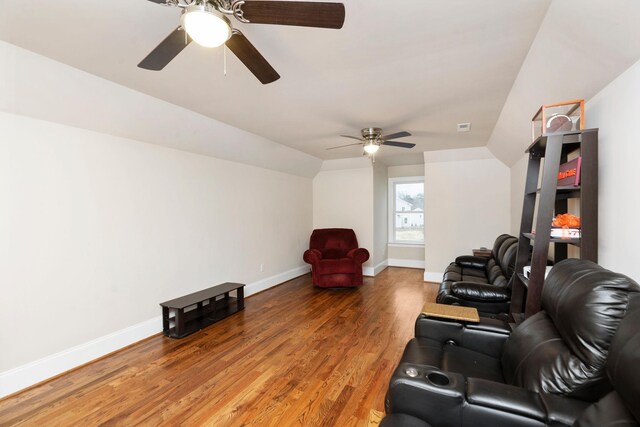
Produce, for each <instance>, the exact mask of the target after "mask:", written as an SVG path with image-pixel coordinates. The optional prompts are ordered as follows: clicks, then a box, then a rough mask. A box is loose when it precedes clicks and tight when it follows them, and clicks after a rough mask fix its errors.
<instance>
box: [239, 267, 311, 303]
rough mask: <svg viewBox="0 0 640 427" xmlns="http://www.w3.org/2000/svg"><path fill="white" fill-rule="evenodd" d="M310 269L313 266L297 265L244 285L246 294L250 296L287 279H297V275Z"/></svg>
mask: <svg viewBox="0 0 640 427" xmlns="http://www.w3.org/2000/svg"><path fill="white" fill-rule="evenodd" d="M310 271H311V266H309V265H302V266H300V267H296V268H294V269H291V270H289V271H285V272H284V273H279V274H276V275H275V276H271V277H267V278H266V279H262V280H258V281H257V282H253V283H249V284H248V285H247V286H245V287H244V296H245V297H248V296H249V295H253V294H257V293H258V292H262V291H264V290H266V289H269V288H272V287H274V286H275V285H279V284H280V283H284V282H286V281H287V280H291V279H295V278H296V277H299V276H302V275H303V274H307V273H308V272H310Z"/></svg>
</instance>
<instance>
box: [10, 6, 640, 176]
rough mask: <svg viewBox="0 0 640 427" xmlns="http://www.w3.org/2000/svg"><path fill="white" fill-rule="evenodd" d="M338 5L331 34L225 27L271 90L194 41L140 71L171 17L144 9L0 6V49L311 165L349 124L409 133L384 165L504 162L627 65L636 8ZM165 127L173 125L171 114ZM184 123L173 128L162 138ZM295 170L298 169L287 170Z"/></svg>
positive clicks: (174, 17) (638, 18)
mask: <svg viewBox="0 0 640 427" xmlns="http://www.w3.org/2000/svg"><path fill="white" fill-rule="evenodd" d="M344 3H345V8H346V19H345V25H344V27H343V28H342V29H341V30H327V29H315V28H299V27H289V26H276V25H251V24H241V23H239V22H237V21H235V20H234V19H233V18H232V21H233V24H234V26H236V27H237V28H239V29H241V30H242V31H243V33H244V34H245V35H246V36H247V37H248V38H249V40H251V41H252V42H253V44H254V45H255V46H256V47H257V48H258V49H259V50H260V52H261V53H262V54H263V55H264V56H265V57H266V58H267V60H268V61H269V62H270V63H271V64H272V65H273V66H274V68H275V69H276V70H277V71H278V72H279V73H280V75H281V76H282V77H281V79H280V80H278V81H276V82H275V83H272V84H269V85H262V84H260V83H259V82H258V81H257V80H256V79H255V78H254V77H253V75H252V74H251V73H250V72H249V71H248V70H247V69H246V68H245V67H244V66H243V65H242V64H241V63H240V62H239V61H238V60H237V59H236V58H235V56H233V54H232V53H230V52H228V54H227V75H226V76H225V75H223V52H224V50H223V49H205V48H202V47H199V46H197V45H195V44H194V43H192V44H191V45H190V46H188V47H187V48H186V49H185V50H184V51H183V52H182V53H181V54H180V55H178V57H177V58H176V59H174V60H173V61H172V62H171V63H170V64H169V65H168V66H167V67H166V68H165V69H164V70H163V71H161V72H153V71H147V70H142V69H139V68H137V67H136V64H137V63H138V62H139V61H140V60H141V59H142V58H143V57H144V56H146V54H147V53H148V52H149V51H150V50H151V49H152V48H154V47H155V46H156V45H157V44H158V43H159V42H160V41H161V40H162V39H163V38H164V37H165V36H166V35H167V34H168V33H169V32H171V31H172V30H173V29H174V28H175V27H176V26H177V25H178V21H179V13H180V12H179V10H177V9H175V8H166V7H162V6H159V5H157V4H154V3H152V2H149V1H146V0H110V1H97V0H93V1H88V0H49V1H46V2H37V3H30V4H29V5H28V6H25V5H23V4H22V3H21V2H15V1H11V2H10V1H9V0H0V40H4V41H6V42H8V43H11V44H14V45H16V46H19V47H22V48H25V49H27V50H30V51H32V52H36V53H38V54H41V55H43V56H46V57H49V58H51V59H53V60H55V61H59V62H62V63H64V64H67V65H70V66H71V67H75V68H77V69H80V70H83V71H86V72H88V73H91V74H93V75H96V76H99V77H102V78H104V79H107V80H110V81H113V82H115V83H118V84H120V85H123V86H126V87H129V88H131V89H134V90H136V91H139V92H142V93H145V94H148V95H151V96H153V97H156V98H159V99H162V100H165V101H167V102H169V103H172V104H175V105H178V106H180V107H184V108H186V109H187V110H191V111H194V112H196V113H200V114H202V115H204V116H207V117H210V118H212V119H215V120H217V121H220V122H224V123H227V124H229V125H231V126H233V127H236V128H239V129H242V130H245V131H248V132H250V133H253V134H255V135H257V136H259V137H262V138H264V139H265V141H267V140H270V141H274V142H277V143H280V144H284V145H286V146H288V147H292V148H294V149H297V150H300V151H302V152H303V153H307V154H309V155H311V156H314V157H315V158H320V159H337V158H359V157H360V156H361V153H362V152H361V149H360V148H359V147H350V148H342V149H337V150H331V151H327V150H326V149H327V148H329V147H333V146H338V145H343V144H347V143H349V142H352V140H349V139H344V138H340V137H339V136H338V135H340V134H349V135H354V136H355V135H358V134H359V130H360V128H362V127H369V126H377V127H382V128H383V129H384V132H385V133H393V132H396V131H399V130H406V131H409V132H411V133H412V134H413V136H412V137H410V138H406V139H404V140H405V141H407V142H414V143H416V144H417V146H416V147H415V148H413V149H411V150H404V149H400V148H394V147H383V148H382V149H381V150H380V151H379V153H378V154H377V155H376V157H377V158H379V159H380V160H382V161H383V162H384V163H385V164H388V165H400V164H415V163H422V162H423V161H424V160H423V154H422V153H423V152H424V151H433V150H443V149H450V148H466V147H475V146H488V148H489V149H490V150H491V151H492V152H493V154H494V155H495V156H496V157H498V158H499V159H500V160H502V161H503V162H504V163H506V164H507V165H511V164H513V163H514V162H515V161H517V160H518V159H519V158H520V157H521V156H522V154H523V150H524V148H526V146H527V145H528V143H529V141H528V139H529V120H530V118H531V116H532V113H533V112H535V111H536V110H537V108H538V107H539V106H540V105H541V104H543V103H549V102H557V101H561V100H564V99H575V98H584V99H587V100H588V99H589V98H590V97H592V96H593V95H595V94H596V93H597V92H598V91H599V90H600V89H602V87H604V86H605V85H606V84H607V83H609V82H610V81H611V80H612V79H614V78H615V77H616V76H617V75H619V74H620V73H621V72H623V71H624V70H625V69H627V68H628V67H629V66H630V65H632V64H633V63H634V62H635V61H637V60H638V59H639V58H640V25H638V22H640V2H638V1H637V0H616V2H608V3H606V6H605V4H604V2H602V1H601V0H554V1H551V0H518V1H514V0H484V1H482V2H479V1H476V0H437V1H436V0H405V1H396V2H389V1H383V0H345V1H344ZM72 74H73V73H72ZM42 84H48V83H42ZM60 90H63V89H62V87H61V89H60ZM79 91H81V89H79ZM115 92H118V93H120V92H119V91H118V90H115ZM98 96H99V95H98V94H91V97H90V99H91V100H92V102H93V100H95V99H96V98H97V97H98ZM114 96H115V95H114ZM116 101H117V100H111V99H110V100H108V102H107V101H105V103H106V104H105V105H112V104H113V103H114V102H116ZM145 102H146V101H145ZM142 105H144V103H140V104H138V108H141V106H142ZM132 108H133V107H132ZM98 110H99V108H98ZM160 110H162V109H160ZM160 110H159V111H160ZM164 111H168V110H166V109H165V110H164ZM123 114H127V113H126V111H123ZM198 117H200V116H198ZM43 118H46V117H43ZM104 120H107V118H105V119H104ZM104 120H103V121H104ZM154 120H156V122H157V120H161V119H159V118H157V117H154ZM162 120H164V122H165V123H166V126H172V125H171V123H175V121H176V120H182V119H178V118H177V117H171V118H166V119H162ZM172 120H173V121H172ZM194 120H195V119H194ZM197 121H199V123H200V122H201V120H200V119H197ZM586 121H587V125H589V122H588V117H587V120H586ZM460 122H471V123H472V129H471V132H469V133H457V132H456V131H455V126H456V124H457V123H460ZM149 123H151V122H149ZM180 123H182V122H180ZM166 126H165V127H166ZM190 126H192V123H185V124H184V125H182V126H175V125H173V127H174V128H175V132H174V133H175V134H179V133H182V134H184V129H189V128H190ZM202 126H204V125H202ZM88 127H90V128H91V127H92V126H88ZM93 127H95V126H93ZM143 128H144V127H141V129H140V132H142V133H144V132H147V131H145V130H144V129H143ZM204 128H206V126H204V127H203V129H204ZM96 130H98V131H100V130H101V128H96ZM117 132H120V133H121V134H123V136H129V137H131V136H133V137H135V138H139V139H140V140H147V141H148V142H156V143H160V144H164V145H170V144H167V143H165V142H163V141H160V140H161V139H162V138H158V136H157V132H164V133H165V134H166V133H167V132H166V131H164V130H162V126H160V127H159V129H158V130H157V132H156V134H153V133H150V132H147V133H149V135H147V136H146V137H145V136H140V137H138V136H136V135H135V132H129V133H127V132H124V133H123V132H121V131H120V130H117V131H116V133H117ZM132 134H133V135H132ZM189 138H190V135H186V134H185V135H184V136H183V139H184V140H185V143H184V144H185V147H184V149H187V150H191V148H189V144H191V145H193V144H194V142H193V141H191V142H190V143H189V142H187V141H186V140H187V139H189ZM174 139H175V138H174ZM174 144H175V143H174ZM198 144H200V148H199V149H198V150H194V151H197V152H204V153H207V152H209V153H214V155H216V154H215V153H219V152H220V151H221V150H222V151H224V152H227V151H229V150H232V149H233V147H232V145H229V144H232V141H227V142H226V144H227V145H229V147H227V146H225V147H211V149H207V147H202V142H201V141H200V142H198ZM210 144H220V142H218V141H211V142H210ZM263 145H264V143H263ZM266 147H268V144H267V145H264V148H265V149H267V148H266ZM283 148H284V147H283ZM243 149H244V150H245V151H246V148H239V147H238V148H237V149H236V151H238V153H236V154H225V156H226V157H227V158H229V159H231V160H235V159H238V160H241V159H243V158H246V157H247V154H246V153H245V154H243V153H241V151H242V150H243ZM268 150H271V151H273V150H272V148H268ZM258 152H261V151H260V150H258ZM255 156H258V157H260V156H262V154H256V155H254V157H255ZM293 157H294V158H295V156H293ZM298 158H301V157H299V156H298ZM302 158H303V157H302ZM290 159H291V157H289V156H285V157H284V158H283V160H282V161H283V162H289V161H291V160H290ZM309 159H314V158H313V157H310V158H309ZM245 160H247V159H245ZM314 160H315V159H314ZM248 162H249V163H252V164H260V160H259V159H248ZM270 162H272V161H271V160H270ZM268 167H270V166H268ZM273 167H276V166H275V165H274V166H273ZM307 167H308V166H306V163H305V162H304V161H302V164H301V165H300V168H303V169H304V168H307ZM276 168H280V169H283V168H282V167H279V166H278V167H276ZM285 169H286V168H285ZM296 173H297V172H296Z"/></svg>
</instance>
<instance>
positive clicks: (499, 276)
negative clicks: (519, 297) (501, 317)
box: [436, 234, 518, 314]
mask: <svg viewBox="0 0 640 427" xmlns="http://www.w3.org/2000/svg"><path fill="white" fill-rule="evenodd" d="M517 251H518V239H517V238H515V237H514V236H510V235H509V234H501V235H500V236H498V238H497V239H496V241H495V242H494V244H493V249H492V251H491V257H489V258H485V257H476V256H470V255H463V256H459V257H457V258H456V260H455V261H454V262H452V263H451V264H449V266H448V267H447V269H446V270H445V272H444V277H443V279H442V284H441V285H440V289H439V291H438V296H437V298H436V302H438V303H440V304H457V305H464V306H469V307H476V308H477V309H478V311H479V312H480V313H491V314H498V313H506V312H508V311H509V304H510V302H511V283H512V278H513V272H514V269H515V263H516V254H517Z"/></svg>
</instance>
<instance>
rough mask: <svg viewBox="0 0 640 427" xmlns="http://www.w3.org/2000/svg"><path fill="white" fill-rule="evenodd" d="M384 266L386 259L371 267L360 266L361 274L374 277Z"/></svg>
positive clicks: (385, 265)
mask: <svg viewBox="0 0 640 427" xmlns="http://www.w3.org/2000/svg"><path fill="white" fill-rule="evenodd" d="M385 268H387V260H386V259H385V260H383V261H382V262H380V263H379V264H377V265H375V266H373V267H362V275H363V276H368V277H375V276H376V275H377V274H378V273H380V272H381V271H382V270H384V269H385Z"/></svg>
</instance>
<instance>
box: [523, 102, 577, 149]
mask: <svg viewBox="0 0 640 427" xmlns="http://www.w3.org/2000/svg"><path fill="white" fill-rule="evenodd" d="M582 129H584V100H583V99H576V100H573V101H567V102H558V103H556V104H545V105H543V106H542V107H540V109H539V110H538V112H537V113H536V114H535V115H534V116H533V119H532V120H531V140H532V141H535V140H536V139H537V138H538V137H539V136H541V135H542V134H545V135H546V134H550V133H555V132H567V131H571V130H582Z"/></svg>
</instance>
